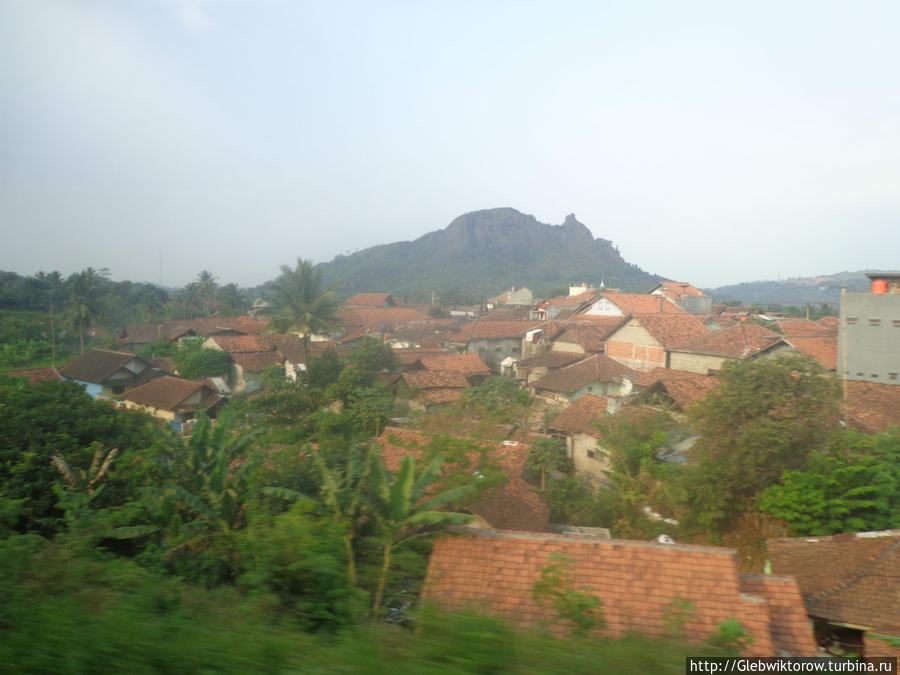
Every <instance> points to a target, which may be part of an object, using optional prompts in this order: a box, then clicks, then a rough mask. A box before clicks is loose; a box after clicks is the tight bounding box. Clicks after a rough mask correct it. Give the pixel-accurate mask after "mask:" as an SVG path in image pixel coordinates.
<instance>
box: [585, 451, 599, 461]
mask: <svg viewBox="0 0 900 675" xmlns="http://www.w3.org/2000/svg"><path fill="white" fill-rule="evenodd" d="M587 456H588V457H590V458H591V459H597V453H596V452H595V451H593V450H588V451H587Z"/></svg>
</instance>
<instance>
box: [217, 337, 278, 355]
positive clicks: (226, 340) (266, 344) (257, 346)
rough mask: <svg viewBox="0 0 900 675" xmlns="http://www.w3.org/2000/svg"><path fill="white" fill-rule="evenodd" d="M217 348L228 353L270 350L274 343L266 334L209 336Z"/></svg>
mask: <svg viewBox="0 0 900 675" xmlns="http://www.w3.org/2000/svg"><path fill="white" fill-rule="evenodd" d="M209 339H210V340H211V341H212V342H215V344H216V345H218V347H219V349H221V350H222V351H223V352H228V353H229V354H240V353H253V352H271V351H274V350H275V344H274V343H273V341H272V340H271V339H270V338H269V336H268V335H218V336H215V337H211V338H209Z"/></svg>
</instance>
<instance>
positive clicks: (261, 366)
mask: <svg viewBox="0 0 900 675" xmlns="http://www.w3.org/2000/svg"><path fill="white" fill-rule="evenodd" d="M231 360H232V361H234V362H235V363H236V364H237V365H239V366H240V367H241V368H243V369H244V371H246V372H248V373H258V372H260V371H262V370H265V369H266V368H270V367H271V366H283V365H284V357H283V356H282V355H281V354H280V353H279V352H277V351H271V352H256V353H245V352H241V353H238V354H232V355H231Z"/></svg>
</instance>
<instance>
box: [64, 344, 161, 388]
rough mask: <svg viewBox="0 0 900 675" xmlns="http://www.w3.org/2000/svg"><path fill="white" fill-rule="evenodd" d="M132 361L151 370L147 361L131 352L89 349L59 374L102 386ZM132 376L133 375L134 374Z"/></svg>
mask: <svg viewBox="0 0 900 675" xmlns="http://www.w3.org/2000/svg"><path fill="white" fill-rule="evenodd" d="M132 361H135V362H137V363H138V364H141V365H143V367H144V368H145V369H147V368H150V364H149V363H148V362H147V361H145V360H144V359H141V358H139V357H137V356H135V355H134V354H132V353H131V352H114V351H110V350H108V349H88V350H87V351H86V352H85V353H84V354H82V355H81V356H76V357H75V358H74V359H72V360H71V361H69V362H68V363H67V364H66V365H64V366H63V367H62V368H60V369H59V374H60V375H62V376H63V377H66V378H69V379H72V380H80V381H82V382H91V383H95V384H102V383H103V382H105V381H106V380H108V379H109V378H110V377H112V376H113V375H114V374H116V373H117V372H119V371H120V370H122V369H123V368H125V366H126V365H127V364H129V363H131V362H132ZM130 374H132V375H133V373H130Z"/></svg>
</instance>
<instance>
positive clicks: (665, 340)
mask: <svg viewBox="0 0 900 675" xmlns="http://www.w3.org/2000/svg"><path fill="white" fill-rule="evenodd" d="M647 297H650V296H647ZM666 302H668V300H667V301H666ZM631 318H632V320H633V321H637V322H638V323H639V324H640V325H641V326H643V328H644V329H645V330H646V331H647V332H648V333H650V335H652V336H653V338H654V339H655V340H656V341H657V342H659V344H661V345H662V346H663V348H664V349H672V348H673V347H675V346H676V345H680V344H683V343H685V342H687V341H688V340H695V339H698V338H701V337H703V336H705V335H707V334H708V333H709V332H710V330H709V329H708V328H707V327H706V326H704V325H703V323H702V322H701V321H698V320H697V318H696V317H695V316H693V315H692V314H688V313H687V312H683V313H681V314H632V317H631ZM628 323H630V322H627V323H626V324H624V325H626V326H627V325H628ZM616 330H618V329H616ZM719 332H720V333H721V332H722V331H719Z"/></svg>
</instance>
